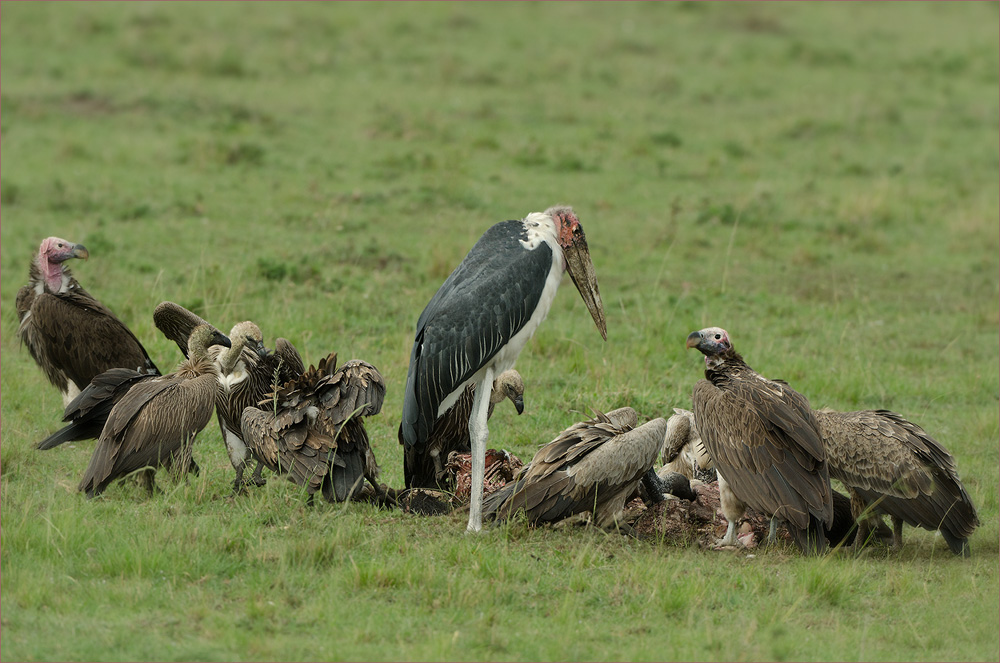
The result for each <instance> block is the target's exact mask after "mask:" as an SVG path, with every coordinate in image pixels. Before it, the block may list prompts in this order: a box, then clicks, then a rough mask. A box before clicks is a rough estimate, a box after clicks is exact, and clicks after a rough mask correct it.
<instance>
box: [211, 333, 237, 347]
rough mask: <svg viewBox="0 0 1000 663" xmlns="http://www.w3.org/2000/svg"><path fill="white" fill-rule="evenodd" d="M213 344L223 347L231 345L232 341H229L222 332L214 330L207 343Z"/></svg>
mask: <svg viewBox="0 0 1000 663" xmlns="http://www.w3.org/2000/svg"><path fill="white" fill-rule="evenodd" d="M213 345H221V346H222V347H224V348H231V347H233V342H232V341H230V340H229V337H228V336H226V335H225V334H223V333H222V332H220V331H216V332H215V333H213V334H212V342H211V343H209V346H210V347H211V346H213Z"/></svg>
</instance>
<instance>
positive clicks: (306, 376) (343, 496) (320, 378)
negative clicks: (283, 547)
mask: <svg viewBox="0 0 1000 663" xmlns="http://www.w3.org/2000/svg"><path fill="white" fill-rule="evenodd" d="M336 364H337V355H336V353H333V354H330V355H329V356H328V357H326V358H325V359H322V360H321V361H320V363H319V366H318V367H315V368H313V367H312V366H310V367H309V370H307V371H305V372H303V373H302V374H301V375H299V376H298V377H296V378H295V379H293V380H291V381H289V382H285V383H284V384H282V385H280V386H278V387H277V388H276V389H275V391H274V393H273V394H270V395H268V397H267V398H266V399H265V400H264V401H263V402H262V403H261V404H260V406H259V407H248V408H246V409H244V410H243V413H242V415H241V426H242V435H243V439H244V440H245V441H246V444H247V447H248V448H249V449H250V450H251V451H252V452H253V454H254V456H256V457H257V458H260V459H261V460H262V461H263V462H264V464H265V465H266V466H267V467H268V469H270V470H271V471H272V472H277V473H281V474H288V476H289V478H290V479H291V480H292V481H294V482H295V483H296V484H298V485H300V486H303V487H305V488H306V490H307V492H308V494H309V499H310V501H311V500H312V496H313V494H314V493H316V492H317V491H320V492H321V494H322V495H323V497H324V498H325V499H326V500H327V501H329V502H342V501H344V500H347V499H349V498H352V497H357V496H358V495H360V493H361V489H362V487H363V486H362V485H363V483H364V480H365V479H368V481H369V482H370V483H371V485H372V487H373V488H374V489H375V491H376V493H381V492H382V489H381V488H380V486H379V485H378V484H377V483H376V480H377V478H378V472H379V468H378V464H377V463H376V461H375V456H374V454H372V451H371V445H370V444H369V441H368V433H367V431H366V430H365V426H364V420H363V418H364V417H368V416H372V415H375V414H378V412H379V411H380V410H381V409H382V401H383V399H384V397H385V382H384V381H383V380H382V376H381V374H380V373H379V372H378V370H377V369H376V368H375V367H374V366H372V365H371V364H368V363H366V362H363V361H360V360H356V359H355V360H351V361H349V362H347V363H345V364H344V365H343V366H341V367H340V368H336ZM262 408H263V409H262Z"/></svg>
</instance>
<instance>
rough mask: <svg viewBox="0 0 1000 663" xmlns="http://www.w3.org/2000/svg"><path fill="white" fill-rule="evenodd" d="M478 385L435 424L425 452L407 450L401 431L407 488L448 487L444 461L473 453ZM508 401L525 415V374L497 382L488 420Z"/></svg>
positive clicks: (502, 376) (507, 375) (506, 375)
mask: <svg viewBox="0 0 1000 663" xmlns="http://www.w3.org/2000/svg"><path fill="white" fill-rule="evenodd" d="M475 394H476V385H474V384H470V385H469V386H468V387H466V388H465V391H464V392H462V395H461V396H460V397H459V399H458V400H457V401H455V404H454V405H452V406H451V408H449V409H448V411H447V412H445V413H444V414H442V415H441V416H440V417H438V418H437V421H435V422H434V429H433V432H432V433H431V436H430V437H429V438H428V439H427V444H426V446H425V447H424V450H423V451H422V452H419V451H417V448H416V447H406V445H405V442H404V440H403V429H402V426H400V429H399V433H398V436H399V443H400V444H402V445H403V446H404V453H403V478H404V480H405V481H406V487H407V488H447V487H448V486H446V485H445V483H446V482H445V469H444V461H445V460H446V459H447V458H448V455H449V454H450V453H451V452H452V451H457V452H458V453H469V452H470V451H471V447H470V445H469V415H470V414H471V413H472V402H473V400H474V399H475ZM504 399H509V400H510V402H511V403H513V404H514V408H515V409H516V410H517V413H518V414H521V413H522V412H524V381H523V380H522V379H521V374H520V373H518V372H517V371H516V370H514V369H511V370H509V371H504V372H503V373H501V374H500V375H499V376H497V379H496V380H494V381H493V391H492V393H491V394H490V405H489V409H488V410H487V412H486V418H487V419H489V418H490V417H492V416H493V409H494V408H495V407H496V406H497V404H498V403H500V402H502V401H503V400H504Z"/></svg>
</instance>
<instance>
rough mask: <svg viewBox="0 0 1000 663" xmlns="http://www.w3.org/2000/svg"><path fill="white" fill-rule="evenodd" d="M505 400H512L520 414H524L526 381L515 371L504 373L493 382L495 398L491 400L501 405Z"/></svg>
mask: <svg viewBox="0 0 1000 663" xmlns="http://www.w3.org/2000/svg"><path fill="white" fill-rule="evenodd" d="M504 398H509V399H510V402H511V403H513V404H514V409H515V410H517V413H518V414H521V413H522V412H524V380H522V379H521V374H520V373H518V372H517V371H515V370H514V369H510V370H509V371H504V372H503V373H501V374H500V375H499V376H497V379H496V380H494V381H493V396H492V398H491V399H490V400H492V401H493V402H494V403H499V402H500V401H502V400H503V399H504Z"/></svg>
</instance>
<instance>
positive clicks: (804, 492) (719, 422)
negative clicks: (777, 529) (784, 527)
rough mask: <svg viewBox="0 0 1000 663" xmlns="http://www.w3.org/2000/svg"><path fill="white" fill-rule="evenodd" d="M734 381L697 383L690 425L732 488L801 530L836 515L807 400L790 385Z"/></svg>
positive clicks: (823, 458) (763, 510) (740, 495)
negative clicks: (811, 522)
mask: <svg viewBox="0 0 1000 663" xmlns="http://www.w3.org/2000/svg"><path fill="white" fill-rule="evenodd" d="M759 382H760V383H759V384H757V383H756V381H753V382H751V381H738V382H736V383H734V384H733V385H732V386H731V387H730V389H728V390H720V389H719V388H717V387H716V386H715V385H713V384H712V383H711V382H709V381H708V380H699V381H698V382H697V384H695V387H694V393H693V401H694V412H695V425H696V426H697V428H698V432H699V433H700V435H701V439H702V442H703V444H704V445H705V447H706V448H707V449H708V451H709V454H710V455H711V456H712V459H713V460H714V461H715V463H716V467H717V468H718V470H719V471H720V472H722V473H723V474H724V475H725V477H726V479H727V480H728V481H729V483H730V485H731V486H732V487H733V489H734V492H735V493H736V494H737V496H738V497H739V498H740V499H741V500H743V501H744V502H746V503H747V504H749V505H750V506H752V507H753V508H755V509H757V510H758V511H762V512H764V513H768V514H774V515H775V516H777V517H778V518H781V519H783V520H786V521H787V522H789V523H791V524H792V525H794V526H795V527H796V528H798V529H800V530H805V529H807V528H808V527H809V516H810V514H813V515H814V516H816V517H818V518H819V519H820V520H822V521H823V522H824V523H825V525H826V526H827V527H829V526H830V524H831V522H832V520H833V503H832V498H831V494H830V479H829V474H828V471H827V468H826V462H825V458H826V456H825V451H824V449H823V441H822V439H821V438H820V435H819V432H818V430H817V425H816V420H815V417H814V416H813V413H812V409H811V408H810V407H809V405H808V401H807V400H806V399H805V398H804V397H803V396H802V395H801V394H799V393H797V392H795V391H794V390H792V389H790V388H788V387H787V386H784V385H780V384H775V383H770V384H768V383H766V382H765V381H763V380H760V381H759Z"/></svg>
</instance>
